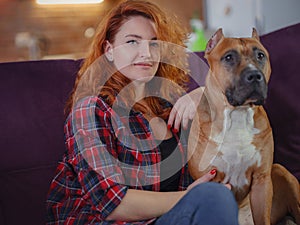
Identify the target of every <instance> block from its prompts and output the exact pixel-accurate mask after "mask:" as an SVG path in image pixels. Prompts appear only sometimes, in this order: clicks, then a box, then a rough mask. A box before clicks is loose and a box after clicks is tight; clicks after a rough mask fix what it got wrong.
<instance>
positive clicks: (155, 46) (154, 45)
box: [150, 41, 159, 48]
mask: <svg viewBox="0 0 300 225" xmlns="http://www.w3.org/2000/svg"><path fill="white" fill-rule="evenodd" d="M150 46H151V47H154V48H157V47H159V44H158V42H157V41H151V42H150Z"/></svg>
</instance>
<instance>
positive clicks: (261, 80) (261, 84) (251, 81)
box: [225, 68, 268, 106]
mask: <svg viewBox="0 0 300 225" xmlns="http://www.w3.org/2000/svg"><path fill="white" fill-rule="evenodd" d="M267 92H268V87H267V82H266V79H265V76H264V74H263V73H262V72H261V71H260V70H258V69H253V68H246V69H244V70H243V71H242V72H241V74H240V76H239V79H236V80H235V81H233V84H232V86H231V87H229V88H227V89H226V91H225V95H226V98H227V101H228V102H229V104H231V105H232V106H242V105H248V104H250V105H252V104H254V105H262V104H264V102H265V100H266V98H267Z"/></svg>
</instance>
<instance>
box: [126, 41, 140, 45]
mask: <svg viewBox="0 0 300 225" xmlns="http://www.w3.org/2000/svg"><path fill="white" fill-rule="evenodd" d="M126 43H128V44H138V41H137V40H129V41H127V42H126Z"/></svg>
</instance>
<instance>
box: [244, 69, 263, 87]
mask: <svg viewBox="0 0 300 225" xmlns="http://www.w3.org/2000/svg"><path fill="white" fill-rule="evenodd" d="M244 80H245V82H246V83H250V84H252V83H255V82H257V83H259V82H262V81H263V80H264V76H263V74H262V73H261V72H260V71H257V70H252V71H248V72H247V73H245V77H244Z"/></svg>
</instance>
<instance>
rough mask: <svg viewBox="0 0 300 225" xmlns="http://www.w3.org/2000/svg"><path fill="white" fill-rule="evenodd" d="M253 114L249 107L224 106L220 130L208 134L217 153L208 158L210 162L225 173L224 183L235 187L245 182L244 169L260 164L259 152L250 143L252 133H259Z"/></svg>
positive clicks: (239, 186) (245, 183)
mask: <svg viewBox="0 0 300 225" xmlns="http://www.w3.org/2000/svg"><path fill="white" fill-rule="evenodd" d="M253 115H254V112H253V110H252V109H251V108H240V109H235V110H230V109H225V111H224V124H223V130H222V132H221V133H220V134H219V135H216V136H215V137H212V138H213V140H214V141H215V142H216V143H218V151H219V153H221V154H218V156H217V157H215V158H214V159H213V160H212V162H211V163H212V165H214V166H216V167H217V168H218V170H219V171H221V172H224V173H225V179H224V183H230V184H231V185H233V186H235V187H238V188H242V187H243V186H244V185H248V184H249V182H248V180H247V179H246V171H247V169H248V168H249V167H251V166H253V165H254V164H257V166H260V163H261V155H260V153H259V152H258V151H257V150H256V148H255V146H254V145H253V144H252V141H253V137H254V135H255V134H257V133H259V130H258V129H256V128H255V127H254V121H253Z"/></svg>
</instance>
